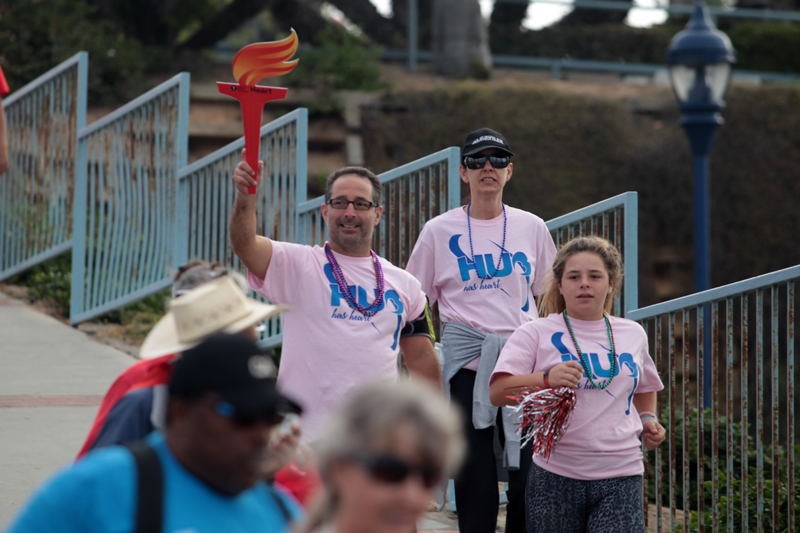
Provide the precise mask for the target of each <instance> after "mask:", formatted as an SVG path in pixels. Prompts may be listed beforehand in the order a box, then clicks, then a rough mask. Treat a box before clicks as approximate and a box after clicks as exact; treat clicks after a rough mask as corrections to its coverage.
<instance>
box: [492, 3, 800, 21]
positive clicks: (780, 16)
mask: <svg viewBox="0 0 800 533" xmlns="http://www.w3.org/2000/svg"><path fill="white" fill-rule="evenodd" d="M535 1H536V3H539V4H556V5H562V6H565V7H575V8H579V9H580V8H584V9H600V10H604V11H605V10H608V11H629V10H631V9H643V10H647V11H667V12H669V13H676V14H683V15H691V14H692V12H693V11H694V6H693V5H691V4H684V5H656V6H640V5H638V4H636V3H634V2H615V1H613V0H572V1H566V2H565V1H563V0H535ZM495 2H497V3H503V4H526V5H529V4H532V3H533V0H495ZM656 3H658V2H656ZM708 13H709V15H711V16H712V17H714V18H716V17H732V18H744V19H760V20H777V21H781V22H800V12H798V11H776V10H770V9H748V8H735V9H729V8H725V7H713V6H710V7H709V8H708Z"/></svg>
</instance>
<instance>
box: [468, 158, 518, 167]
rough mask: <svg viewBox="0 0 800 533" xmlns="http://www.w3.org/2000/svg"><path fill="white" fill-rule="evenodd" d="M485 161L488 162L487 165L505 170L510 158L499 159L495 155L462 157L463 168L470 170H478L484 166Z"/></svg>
mask: <svg viewBox="0 0 800 533" xmlns="http://www.w3.org/2000/svg"><path fill="white" fill-rule="evenodd" d="M486 161H489V164H490V165H492V166H493V167H494V168H506V167H507V166H508V164H509V163H511V158H510V157H508V156H503V157H501V156H496V155H482V156H479V157H472V156H471V155H468V156H466V157H464V166H465V167H467V168H468V169H470V170H478V169H481V168H483V167H484V166H485V165H486Z"/></svg>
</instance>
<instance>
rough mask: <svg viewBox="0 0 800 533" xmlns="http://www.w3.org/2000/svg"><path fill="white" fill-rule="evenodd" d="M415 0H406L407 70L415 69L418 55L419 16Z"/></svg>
mask: <svg viewBox="0 0 800 533" xmlns="http://www.w3.org/2000/svg"><path fill="white" fill-rule="evenodd" d="M417 7H418V6H417V0H408V37H407V39H408V70H410V71H411V72H414V71H415V70H417V59H418V55H419V50H418V48H419V37H418V33H419V32H418V29H419V16H418V14H417V12H418V9H417Z"/></svg>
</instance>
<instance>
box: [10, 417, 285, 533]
mask: <svg viewBox="0 0 800 533" xmlns="http://www.w3.org/2000/svg"><path fill="white" fill-rule="evenodd" d="M147 441H148V442H149V443H150V445H151V446H153V447H154V448H155V449H156V451H157V452H158V456H159V458H160V459H161V464H162V468H163V472H164V528H163V530H162V531H163V532H164V533H206V532H208V533H212V532H213V533H217V532H220V531H224V532H226V533H251V532H258V533H264V532H270V533H271V532H276V533H278V532H284V531H288V530H289V525H288V524H287V523H286V522H285V520H284V517H283V514H282V513H281V510H280V509H279V507H278V504H277V502H276V501H275V499H274V497H273V495H272V494H270V493H269V492H268V488H267V486H266V485H265V484H264V483H263V482H259V483H257V484H256V485H255V486H254V487H252V488H250V489H248V490H246V491H243V492H240V493H239V494H237V495H236V496H226V495H224V494H222V493H219V492H217V491H215V490H214V489H212V488H211V487H209V486H208V485H207V484H205V483H204V482H203V481H201V480H199V479H198V478H197V477H196V476H194V475H193V474H192V473H190V472H189V471H188V470H186V469H185V468H184V467H183V466H182V465H181V464H180V463H179V462H178V461H177V460H176V459H175V456H174V455H172V452H171V451H170V450H169V448H168V447H167V445H166V442H165V441H164V436H163V434H162V433H161V432H158V431H157V432H154V433H153V434H151V435H150V436H149V437H148V438H147ZM136 479H137V473H136V465H135V463H134V459H133V456H132V455H131V453H130V452H129V451H128V450H127V449H126V448H123V447H121V446H112V447H109V448H104V449H102V450H97V451H94V452H92V453H90V454H89V455H87V456H86V457H85V458H84V459H82V460H81V461H79V462H78V463H77V464H75V466H71V467H67V468H65V469H64V470H61V471H60V472H58V473H57V474H56V475H55V476H53V477H52V478H51V479H50V480H49V481H47V482H46V483H45V484H44V485H42V486H41V487H40V488H39V489H38V490H37V491H36V493H35V494H34V495H33V497H32V498H31V500H30V501H29V502H28V503H27V505H26V506H25V507H24V508H23V509H22V510H21V511H20V513H19V514H18V515H17V516H16V518H15V519H14V521H13V522H12V523H11V526H10V527H9V529H8V530H7V532H6V533H36V532H42V533H44V532H47V533H50V532H52V531H58V532H59V533H95V532H96V533H132V532H133V531H134V527H135V523H134V521H135V507H136V503H135V502H136V498H137V496H136V484H137V481H136ZM280 497H281V498H283V501H284V502H285V503H286V507H287V508H288V509H289V512H290V513H291V514H292V516H293V517H294V518H297V517H299V516H300V514H301V512H300V509H299V507H298V505H297V504H296V502H295V501H294V500H292V499H291V497H289V496H286V495H283V494H281V495H280Z"/></svg>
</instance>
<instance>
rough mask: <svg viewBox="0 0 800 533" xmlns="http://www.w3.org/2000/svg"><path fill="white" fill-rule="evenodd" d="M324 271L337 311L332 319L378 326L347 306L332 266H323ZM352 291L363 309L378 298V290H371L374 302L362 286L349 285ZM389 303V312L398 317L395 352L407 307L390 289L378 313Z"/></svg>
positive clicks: (394, 337)
mask: <svg viewBox="0 0 800 533" xmlns="http://www.w3.org/2000/svg"><path fill="white" fill-rule="evenodd" d="M323 270H324V272H325V277H327V278H328V281H330V288H331V307H335V308H336V309H334V310H333V314H332V315H331V318H333V319H337V320H353V321H356V322H368V323H370V324H371V325H372V327H373V328H376V329H377V327H378V326H376V325H375V324H374V323H373V322H372V320H370V319H371V317H368V316H364V315H362V314H361V313H359V312H358V311H356V310H355V309H351V308H350V306H349V305H348V304H347V300H346V299H345V297H344V293H343V292H342V289H341V288H340V287H339V283H338V282H337V281H336V276H335V275H334V274H333V268H332V267H331V265H330V264H326V265H324V266H323ZM348 288H349V289H350V293H351V294H353V295H354V296H355V297H356V299H357V300H358V304H359V305H361V306H363V307H368V306H370V305H371V304H372V302H374V301H375V298H377V297H378V289H371V290H372V292H373V293H374V297H373V299H372V301H368V300H367V289H365V288H364V287H361V286H360V285H348ZM387 302H388V303H389V310H390V311H391V312H392V313H394V314H396V315H397V327H396V328H395V331H394V334H393V335H392V345H391V349H392V350H394V349H395V348H396V347H397V342H398V339H399V336H400V330H401V329H402V326H403V311H404V310H405V307H404V306H403V301H402V300H401V299H400V296H399V295H398V294H397V292H395V291H394V290H392V289H388V290H386V291H385V292H384V293H383V301H382V302H381V303H380V305H379V306H378V312H380V311H383V310H384V309H385V308H386V303H387ZM339 306H344V307H345V308H344V309H343V310H339Z"/></svg>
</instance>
